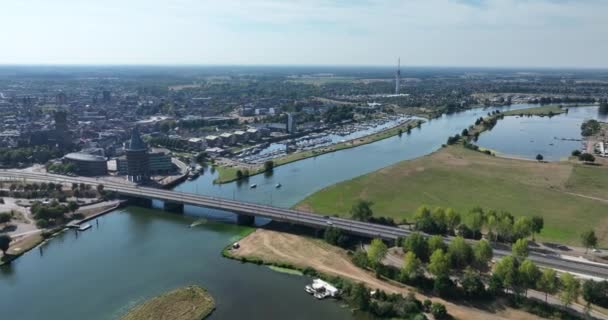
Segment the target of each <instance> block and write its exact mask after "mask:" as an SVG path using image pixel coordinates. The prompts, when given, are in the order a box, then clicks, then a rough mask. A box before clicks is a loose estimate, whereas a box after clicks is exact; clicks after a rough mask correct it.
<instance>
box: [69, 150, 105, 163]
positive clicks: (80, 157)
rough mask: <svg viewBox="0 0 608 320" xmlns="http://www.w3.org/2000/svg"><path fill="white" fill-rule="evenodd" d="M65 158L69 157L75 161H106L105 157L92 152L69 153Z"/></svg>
mask: <svg viewBox="0 0 608 320" xmlns="http://www.w3.org/2000/svg"><path fill="white" fill-rule="evenodd" d="M63 158H64V159H68V160H75V161H90V162H97V161H104V162H105V161H106V158H105V157H102V156H98V155H94V154H90V153H84V152H72V153H68V154H66V155H65V156H64V157H63Z"/></svg>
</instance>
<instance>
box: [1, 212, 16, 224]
mask: <svg viewBox="0 0 608 320" xmlns="http://www.w3.org/2000/svg"><path fill="white" fill-rule="evenodd" d="M12 218H13V215H12V214H11V213H10V212H0V224H2V223H7V222H9V221H11V219H12Z"/></svg>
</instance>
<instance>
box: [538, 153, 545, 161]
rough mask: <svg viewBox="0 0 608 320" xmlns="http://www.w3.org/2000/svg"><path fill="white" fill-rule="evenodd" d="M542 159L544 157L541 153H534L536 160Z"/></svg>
mask: <svg viewBox="0 0 608 320" xmlns="http://www.w3.org/2000/svg"><path fill="white" fill-rule="evenodd" d="M543 159H544V157H543V155H542V154H540V153H539V154H537V155H536V161H543Z"/></svg>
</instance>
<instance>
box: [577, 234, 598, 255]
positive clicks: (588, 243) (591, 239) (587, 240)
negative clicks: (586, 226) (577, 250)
mask: <svg viewBox="0 0 608 320" xmlns="http://www.w3.org/2000/svg"><path fill="white" fill-rule="evenodd" d="M581 243H582V244H583V247H585V253H587V251H589V248H594V247H595V246H596V245H597V236H596V235H595V231H593V230H587V231H585V232H583V233H582V234H581Z"/></svg>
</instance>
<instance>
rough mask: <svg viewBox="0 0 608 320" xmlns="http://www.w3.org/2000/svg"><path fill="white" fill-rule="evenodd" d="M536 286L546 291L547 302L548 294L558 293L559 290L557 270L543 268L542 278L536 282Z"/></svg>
mask: <svg viewBox="0 0 608 320" xmlns="http://www.w3.org/2000/svg"><path fill="white" fill-rule="evenodd" d="M536 288H538V290H540V291H542V292H544V293H545V302H547V296H548V295H550V294H551V295H553V294H556V293H557V291H558V290H559V278H558V277H557V272H556V271H555V270H553V269H550V268H547V269H543V272H542V274H541V275H540V278H538V281H537V282H536Z"/></svg>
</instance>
